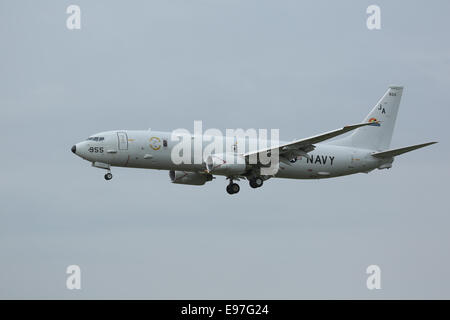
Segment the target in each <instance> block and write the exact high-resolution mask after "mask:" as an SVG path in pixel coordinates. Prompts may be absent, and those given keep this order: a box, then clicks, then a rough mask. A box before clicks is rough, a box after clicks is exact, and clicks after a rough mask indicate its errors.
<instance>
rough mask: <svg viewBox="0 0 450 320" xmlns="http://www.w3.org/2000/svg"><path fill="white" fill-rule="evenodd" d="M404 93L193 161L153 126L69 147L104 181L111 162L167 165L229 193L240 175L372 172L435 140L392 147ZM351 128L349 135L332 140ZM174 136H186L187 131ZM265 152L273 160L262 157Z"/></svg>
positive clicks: (178, 177)
mask: <svg viewBox="0 0 450 320" xmlns="http://www.w3.org/2000/svg"><path fill="white" fill-rule="evenodd" d="M402 92H403V87H399V86H390V87H389V88H388V90H387V91H386V93H385V94H384V95H383V96H382V98H381V99H380V100H379V101H378V102H377V104H376V105H375V107H374V108H373V109H372V110H371V111H370V113H369V114H368V115H367V116H366V118H365V119H364V120H363V121H362V123H359V124H354V125H347V126H344V127H343V128H340V129H337V130H333V131H329V132H326V133H322V134H319V135H315V136H311V137H308V138H304V139H299V140H294V141H291V142H280V141H265V142H267V145H268V146H267V147H264V148H261V147H260V146H259V145H257V144H255V143H252V141H253V140H254V139H253V140H252V138H250V137H245V136H244V137H242V136H241V137H239V136H237V137H234V140H233V141H234V143H233V146H232V147H233V148H232V149H231V150H230V149H229V148H226V146H225V147H224V149H222V150H220V149H219V150H214V152H211V153H209V154H204V153H202V154H201V155H202V156H201V159H200V161H198V160H197V161H195V159H194V153H195V151H194V152H191V150H184V151H181V153H180V152H179V150H177V152H174V151H175V148H178V146H179V140H180V139H178V140H177V139H174V133H173V132H160V131H153V130H151V129H149V130H114V131H107V132H101V133H97V134H94V135H92V136H90V137H89V138H88V139H87V140H85V141H82V142H79V143H77V144H75V145H74V146H73V147H72V149H71V150H72V152H73V153H75V154H76V155H78V156H80V157H81V158H83V159H85V160H87V161H89V162H91V163H92V166H94V167H97V168H102V169H105V170H107V173H106V174H105V176H104V177H105V179H106V180H111V179H112V174H111V167H113V166H116V167H127V168H147V169H158V170H168V171H169V177H170V180H171V181H172V182H173V183H176V184H187V185H204V184H205V183H206V182H208V181H211V180H212V179H213V178H214V176H216V175H218V176H225V177H226V178H227V179H228V180H229V183H228V185H227V188H226V190H227V192H228V193H229V194H236V193H238V192H239V190H240V187H239V185H238V184H237V183H235V181H239V180H242V179H244V180H245V179H246V180H248V181H249V184H250V187H252V188H259V187H261V186H262V185H263V182H264V181H266V180H268V179H270V178H291V179H324V178H333V177H339V176H344V175H350V174H355V173H361V172H363V173H369V172H370V171H372V170H374V169H389V168H391V167H392V163H393V161H394V157H396V156H399V155H401V154H403V153H406V152H410V151H412V150H415V149H419V148H422V147H426V146H429V145H431V144H434V143H436V142H428V143H423V144H418V145H412V146H408V147H403V148H397V149H389V147H390V143H391V138H392V134H393V131H394V125H395V120H396V118H397V113H398V108H399V104H400V99H401V96H402ZM350 131H352V133H351V134H349V135H347V136H343V137H339V138H337V139H334V140H331V141H329V139H332V138H335V137H338V136H341V135H343V134H345V133H347V132H350ZM175 138H186V134H185V135H183V136H180V135H175ZM188 139H189V140H196V139H197V140H196V141H198V139H199V141H200V147H201V149H202V150H204V148H205V147H206V145H207V141H209V140H211V137H206V138H205V137H203V136H202V137H198V136H195V135H191V136H188ZM194 144H195V143H194ZM238 145H239V146H245V148H244V150H245V151H243V152H242V151H240V150H239V148H236V146H238ZM188 149H190V147H188ZM185 152H187V153H186V155H187V157H188V160H191V161H182V162H179V161H178V162H177V161H174V154H177V153H179V154H183V153H185ZM275 154H276V157H275ZM264 157H266V159H269V160H268V161H265V162H264V161H262V159H263V158H264ZM274 163H276V170H275V171H273V174H267V170H265V169H267V167H269V166H271V165H272V164H274Z"/></svg>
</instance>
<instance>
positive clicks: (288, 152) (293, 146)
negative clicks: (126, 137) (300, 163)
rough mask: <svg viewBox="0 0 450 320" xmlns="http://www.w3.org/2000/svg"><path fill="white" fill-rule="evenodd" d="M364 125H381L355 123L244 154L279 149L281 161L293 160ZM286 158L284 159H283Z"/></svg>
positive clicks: (250, 154) (247, 155)
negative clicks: (320, 144) (320, 143)
mask: <svg viewBox="0 0 450 320" xmlns="http://www.w3.org/2000/svg"><path fill="white" fill-rule="evenodd" d="M364 126H379V124H378V123H375V122H366V123H359V124H353V125H348V126H345V127H343V128H341V129H336V130H333V131H329V132H325V133H322V134H319V135H315V136H312V137H309V138H305V139H300V140H295V141H292V142H289V143H286V144H283V145H279V146H275V147H269V148H265V149H260V150H257V151H253V152H249V153H246V154H244V156H245V157H246V158H247V159H248V158H249V157H250V156H255V155H258V154H264V153H266V154H268V153H270V152H271V151H272V150H275V149H278V152H279V155H280V161H283V162H285V161H284V160H289V161H291V160H292V159H294V158H295V157H297V156H299V155H303V156H304V155H306V154H307V153H308V152H310V151H312V150H314V149H315V146H314V144H315V143H319V142H322V141H325V140H328V139H331V138H334V137H337V136H339V135H341V134H344V133H347V132H349V131H352V130H355V129H358V128H360V127H364ZM283 158H284V159H283Z"/></svg>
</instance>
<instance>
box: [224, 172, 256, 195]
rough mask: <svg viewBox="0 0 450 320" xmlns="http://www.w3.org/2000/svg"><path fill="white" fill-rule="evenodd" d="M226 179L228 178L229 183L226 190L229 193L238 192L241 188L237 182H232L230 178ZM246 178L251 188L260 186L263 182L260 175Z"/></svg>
mask: <svg viewBox="0 0 450 320" xmlns="http://www.w3.org/2000/svg"><path fill="white" fill-rule="evenodd" d="M228 179H230V183H229V184H228V186H227V192H228V193H229V194H235V193H238V192H239V190H240V189H241V188H240V187H239V185H238V184H237V183H234V182H233V180H232V179H231V178H228ZM247 179H248V182H249V184H250V187H252V188H253V189H256V188H260V187H262V185H263V183H264V179H263V178H262V177H259V176H256V177H252V178H247ZM238 180H239V179H238Z"/></svg>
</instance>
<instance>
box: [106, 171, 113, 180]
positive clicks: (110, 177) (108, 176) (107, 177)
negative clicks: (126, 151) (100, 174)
mask: <svg viewBox="0 0 450 320" xmlns="http://www.w3.org/2000/svg"><path fill="white" fill-rule="evenodd" d="M112 177H113V175H112V173H111V172H108V173H107V174H105V180H111V179H112Z"/></svg>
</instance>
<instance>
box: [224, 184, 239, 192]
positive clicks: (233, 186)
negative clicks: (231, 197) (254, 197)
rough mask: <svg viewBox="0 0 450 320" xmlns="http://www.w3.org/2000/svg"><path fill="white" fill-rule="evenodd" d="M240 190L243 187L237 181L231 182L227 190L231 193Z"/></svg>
mask: <svg viewBox="0 0 450 320" xmlns="http://www.w3.org/2000/svg"><path fill="white" fill-rule="evenodd" d="M239 190H241V188H240V187H239V185H238V184H237V183H230V184H229V185H228V186H227V192H228V193H229V194H235V193H238V192H239Z"/></svg>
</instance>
